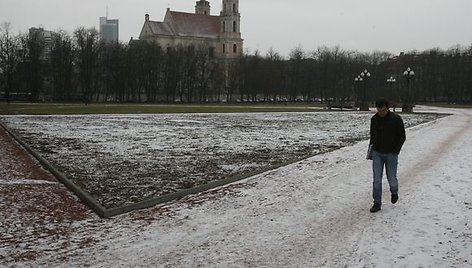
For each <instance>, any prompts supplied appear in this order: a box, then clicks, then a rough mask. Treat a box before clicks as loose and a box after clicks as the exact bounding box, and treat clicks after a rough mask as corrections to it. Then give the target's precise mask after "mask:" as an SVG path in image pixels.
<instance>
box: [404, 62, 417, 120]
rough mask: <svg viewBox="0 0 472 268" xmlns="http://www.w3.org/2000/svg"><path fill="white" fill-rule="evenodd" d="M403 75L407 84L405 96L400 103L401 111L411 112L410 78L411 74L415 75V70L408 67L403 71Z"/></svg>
mask: <svg viewBox="0 0 472 268" xmlns="http://www.w3.org/2000/svg"><path fill="white" fill-rule="evenodd" d="M403 76H404V77H405V79H406V84H407V92H406V94H405V95H406V98H404V100H403V104H402V112H404V113H412V112H413V103H412V101H413V100H412V97H411V79H412V78H413V76H415V72H414V71H413V70H412V69H411V68H410V67H408V68H407V69H406V70H405V71H404V72H403Z"/></svg>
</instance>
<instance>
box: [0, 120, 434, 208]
mask: <svg viewBox="0 0 472 268" xmlns="http://www.w3.org/2000/svg"><path fill="white" fill-rule="evenodd" d="M371 116H372V113H359V112H354V113H345V112H318V113H250V114H247V113H244V114H165V115H161V114H159V115H74V116H71V115H67V116H4V117H2V118H0V120H2V122H4V123H5V124H6V125H7V126H8V127H9V128H10V129H12V130H13V131H14V132H15V133H16V134H18V135H19V136H20V137H21V138H22V139H23V140H24V141H25V142H26V143H27V144H29V145H30V146H31V147H32V148H33V149H34V150H36V151H37V152H38V153H39V154H40V155H42V156H43V157H44V158H46V159H47V160H48V161H49V162H50V163H51V164H53V165H54V166H56V167H57V168H58V169H59V170H60V171H61V172H63V173H64V174H65V175H66V176H67V177H68V178H69V179H71V180H72V181H74V182H75V183H76V184H77V185H79V186H80V187H81V188H82V189H84V190H85V191H87V192H89V193H90V194H91V195H92V196H93V197H94V198H96V199H97V201H98V202H99V203H100V204H102V205H103V206H104V207H106V208H114V207H120V206H123V205H127V204H131V203H135V202H139V201H142V200H145V199H148V198H154V197H159V196H162V195H165V194H168V193H172V192H176V191H179V190H181V189H185V188H192V187H195V186H198V185H203V184H206V183H208V182H211V181H215V180H221V179H224V178H228V177H233V176H244V175H245V174H249V173H253V172H255V171H258V170H263V169H267V168H270V167H272V166H277V165H280V164H283V163H287V162H291V161H294V160H297V159H302V158H305V157H308V156H311V155H315V154H319V153H323V152H326V151H329V150H333V149H336V148H340V147H342V146H346V145H350V144H353V143H355V142H357V141H360V140H363V139H367V138H368V130H369V123H370V117H371ZM402 117H403V119H404V121H405V125H406V126H407V127H411V126H414V125H418V124H421V123H425V122H428V121H431V120H435V119H437V118H438V117H439V116H438V115H435V114H413V115H402ZM359 157H364V152H359Z"/></svg>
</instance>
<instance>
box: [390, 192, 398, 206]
mask: <svg viewBox="0 0 472 268" xmlns="http://www.w3.org/2000/svg"><path fill="white" fill-rule="evenodd" d="M391 201H392V204H395V203H397V201H398V194H392V199H391Z"/></svg>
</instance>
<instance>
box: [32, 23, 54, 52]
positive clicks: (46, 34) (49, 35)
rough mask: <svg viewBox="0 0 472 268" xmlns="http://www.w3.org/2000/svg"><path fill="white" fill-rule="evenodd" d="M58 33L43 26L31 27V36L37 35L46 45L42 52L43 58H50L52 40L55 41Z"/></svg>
mask: <svg viewBox="0 0 472 268" xmlns="http://www.w3.org/2000/svg"><path fill="white" fill-rule="evenodd" d="M55 34H56V33H55V32H53V31H47V30H44V29H43V28H35V27H31V28H29V35H30V36H36V37H37V38H38V39H39V40H38V41H40V42H41V44H42V45H44V50H43V53H42V54H41V59H43V60H47V59H49V55H50V54H51V49H52V42H53V37H54V35H55Z"/></svg>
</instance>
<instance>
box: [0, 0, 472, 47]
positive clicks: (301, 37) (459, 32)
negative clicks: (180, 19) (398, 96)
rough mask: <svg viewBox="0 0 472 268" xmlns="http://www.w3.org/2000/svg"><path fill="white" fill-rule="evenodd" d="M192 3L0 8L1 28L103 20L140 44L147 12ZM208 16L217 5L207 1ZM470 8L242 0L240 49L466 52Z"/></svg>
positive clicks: (70, 1)
mask: <svg viewBox="0 0 472 268" xmlns="http://www.w3.org/2000/svg"><path fill="white" fill-rule="evenodd" d="M195 1H196V0H80V1H78V0H0V23H3V22H10V23H11V27H12V29H11V30H12V31H13V32H14V33H18V32H19V31H21V32H26V31H27V29H28V28H29V27H38V26H41V27H43V28H45V29H47V30H58V29H63V30H66V31H68V32H69V33H72V31H73V30H74V29H75V28H77V27H78V26H85V27H92V26H94V27H96V28H98V18H99V17H100V16H105V15H106V7H107V5H108V11H109V12H108V14H109V16H108V17H109V18H113V19H119V20H120V40H122V41H128V40H129V39H130V37H133V38H138V36H139V33H140V31H141V27H142V25H143V22H144V14H145V13H146V12H148V13H149V14H150V19H151V20H156V21H162V20H163V17H164V14H165V11H166V9H167V8H168V7H169V8H170V9H171V10H175V11H183V12H192V13H193V12H194V9H195ZM210 4H211V7H212V9H211V13H212V15H218V14H219V12H220V10H221V0H218V1H211V0H210ZM471 11H472V0H358V1H354V0H240V12H241V32H242V37H243V38H244V40H245V42H244V45H245V48H246V49H248V50H249V51H250V52H251V53H253V52H254V51H255V50H256V49H258V50H259V51H261V53H263V54H265V53H266V52H267V50H268V49H269V48H271V47H272V48H273V49H274V50H275V51H277V52H279V53H281V54H282V55H285V56H286V55H288V54H289V53H290V51H291V50H292V49H294V48H296V47H298V46H301V47H302V48H303V49H304V50H306V51H312V50H315V49H316V48H317V47H318V46H324V45H326V46H329V47H332V46H336V45H339V46H340V47H341V48H343V49H353V50H358V51H361V52H372V51H374V50H380V51H388V52H391V53H394V54H398V53H399V52H401V51H410V50H415V49H416V50H419V51H423V50H426V49H430V48H436V47H439V48H442V49H448V48H450V47H451V46H453V45H457V44H459V45H462V46H470V45H471V44H472V16H471Z"/></svg>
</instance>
